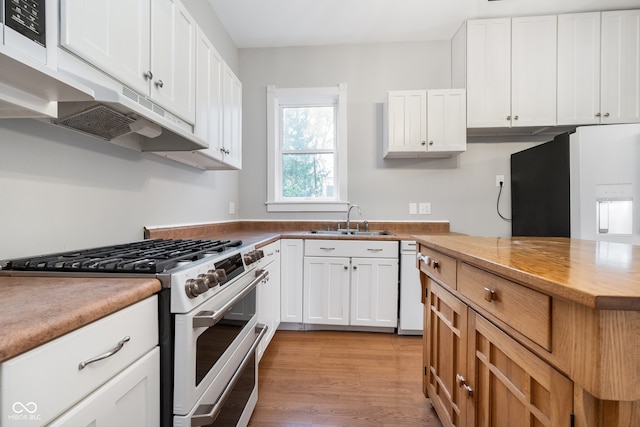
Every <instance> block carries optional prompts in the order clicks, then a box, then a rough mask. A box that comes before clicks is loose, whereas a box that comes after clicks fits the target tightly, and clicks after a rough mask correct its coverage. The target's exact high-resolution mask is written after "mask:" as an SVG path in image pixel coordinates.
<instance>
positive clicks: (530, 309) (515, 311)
mask: <svg viewBox="0 0 640 427" xmlns="http://www.w3.org/2000/svg"><path fill="white" fill-rule="evenodd" d="M458 276H459V277H458V279H459V280H458V291H459V292H460V293H461V294H462V295H464V296H465V297H467V298H469V299H470V300H471V301H473V304H475V305H476V306H478V307H480V308H482V309H484V310H485V311H486V312H487V313H489V314H491V315H493V316H495V317H497V318H498V319H500V320H501V321H503V322H504V323H506V324H507V325H509V326H510V327H512V328H514V329H515V330H516V331H518V332H520V333H521V334H523V335H524V336H525V337H527V338H529V339H530V340H532V341H533V342H535V343H537V344H538V345H540V346H541V347H543V348H545V349H546V350H548V351H551V297H550V296H548V295H545V294H542V293H540V292H538V291H534V290H533V289H529V288H527V287H524V286H521V285H518V284H516V283H514V282H511V281H509V280H506V279H503V278H501V277H498V276H495V275H493V274H491V273H488V272H486V271H484V270H480V269H479V268H476V267H472V266H470V265H468V264H465V263H462V264H461V266H460V274H459V275H458Z"/></svg>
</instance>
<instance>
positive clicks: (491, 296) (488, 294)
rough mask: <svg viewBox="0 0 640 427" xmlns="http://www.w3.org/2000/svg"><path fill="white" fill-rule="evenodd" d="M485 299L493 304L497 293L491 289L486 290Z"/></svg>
mask: <svg viewBox="0 0 640 427" xmlns="http://www.w3.org/2000/svg"><path fill="white" fill-rule="evenodd" d="M484 299H485V301H487V302H492V301H493V300H495V299H496V291H494V290H493V289H489V288H484Z"/></svg>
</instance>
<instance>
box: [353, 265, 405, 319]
mask: <svg viewBox="0 0 640 427" xmlns="http://www.w3.org/2000/svg"><path fill="white" fill-rule="evenodd" d="M350 306H351V316H350V324H351V325H354V326H386V327H391V328H395V327H396V326H397V325H398V258H397V257H396V258H352V259H351V304H350Z"/></svg>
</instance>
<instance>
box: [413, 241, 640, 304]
mask: <svg viewBox="0 0 640 427" xmlns="http://www.w3.org/2000/svg"><path fill="white" fill-rule="evenodd" d="M414 237H415V239H416V240H417V242H418V243H421V244H423V245H425V246H427V247H429V248H431V249H433V250H437V251H440V252H441V253H444V254H445V255H449V256H452V257H454V258H456V259H458V260H460V261H463V262H467V263H469V264H473V265H475V266H476V267H479V268H482V269H484V270H487V271H490V272H492V273H495V274H497V275H500V276H502V277H504V278H506V279H510V280H513V281H516V282H519V283H522V284H524V285H526V286H529V287H531V288H533V289H537V290H539V291H541V292H543V293H546V294H548V295H551V296H554V297H559V298H562V299H565V300H568V301H572V302H576V303H579V304H582V305H585V306H588V307H591V308H594V309H598V310H632V311H640V246H635V245H627V244H622V243H610V242H594V241H587V240H576V239H568V238H551V237H518V238H495V237H473V236H453V235H451V236H429V235H424V236H414Z"/></svg>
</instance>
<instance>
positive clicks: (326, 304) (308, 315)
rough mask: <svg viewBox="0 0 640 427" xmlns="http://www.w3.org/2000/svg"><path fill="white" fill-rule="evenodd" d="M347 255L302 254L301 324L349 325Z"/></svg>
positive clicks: (348, 269)
mask: <svg viewBox="0 0 640 427" xmlns="http://www.w3.org/2000/svg"><path fill="white" fill-rule="evenodd" d="M349 266H350V262H349V258H342V257H340V258H334V257H307V256H305V257H304V291H303V295H304V306H303V317H304V323H309V324H320V325H345V326H346V325H348V324H349V277H350V274H351V272H350V268H349Z"/></svg>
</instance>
